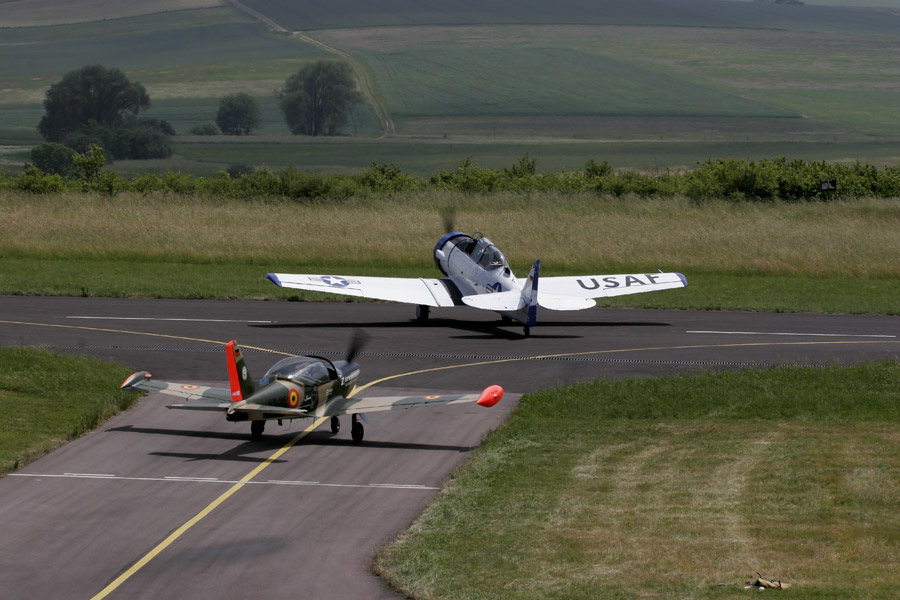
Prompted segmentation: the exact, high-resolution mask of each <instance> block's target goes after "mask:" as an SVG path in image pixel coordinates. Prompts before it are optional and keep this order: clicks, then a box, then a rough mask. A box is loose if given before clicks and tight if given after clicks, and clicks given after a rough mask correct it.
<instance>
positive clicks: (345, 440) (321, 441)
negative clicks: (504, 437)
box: [300, 431, 475, 452]
mask: <svg viewBox="0 0 900 600" xmlns="http://www.w3.org/2000/svg"><path fill="white" fill-rule="evenodd" d="M343 435H344V434H342V433H339V434H337V435H334V434H332V433H331V432H328V431H316V432H313V433H311V434H309V435H308V436H306V437H305V438H303V441H301V442H300V444H302V445H304V446H356V447H359V448H385V449H391V450H393V449H401V450H444V451H449V452H471V451H472V450H474V449H475V446H450V445H446V444H418V443H404V442H389V441H381V440H372V441H369V440H366V439H363V441H362V442H360V443H358V444H357V443H356V442H354V441H353V440H351V439H350V438H349V437H343ZM348 435H349V434H348ZM338 436H341V437H338Z"/></svg>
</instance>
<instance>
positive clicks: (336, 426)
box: [331, 417, 341, 433]
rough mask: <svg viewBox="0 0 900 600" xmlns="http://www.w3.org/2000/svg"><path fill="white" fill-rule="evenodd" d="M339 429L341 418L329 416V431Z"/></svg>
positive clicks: (332, 431)
mask: <svg viewBox="0 0 900 600" xmlns="http://www.w3.org/2000/svg"><path fill="white" fill-rule="evenodd" d="M340 430H341V420H340V419H338V418H337V417H331V433H337V432H338V431H340Z"/></svg>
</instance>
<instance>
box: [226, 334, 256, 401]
mask: <svg viewBox="0 0 900 600" xmlns="http://www.w3.org/2000/svg"><path fill="white" fill-rule="evenodd" d="M226 353H227V356H226V358H227V359H228V384H229V386H230V387H231V401H232V402H241V401H243V400H246V399H247V398H249V397H250V396H252V395H253V393H254V392H255V391H256V387H257V385H256V381H254V380H253V378H252V377H250V373H249V372H248V371H247V365H246V364H244V355H243V354H241V349H240V348H238V345H237V342H235V341H234V340H231V341H230V342H228V344H226Z"/></svg>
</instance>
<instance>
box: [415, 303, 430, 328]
mask: <svg viewBox="0 0 900 600" xmlns="http://www.w3.org/2000/svg"><path fill="white" fill-rule="evenodd" d="M429 313H431V307H430V306H428V305H427V304H417V305H416V322H418V323H424V322H426V321H427V320H428V315H429Z"/></svg>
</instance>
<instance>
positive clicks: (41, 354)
mask: <svg viewBox="0 0 900 600" xmlns="http://www.w3.org/2000/svg"><path fill="white" fill-rule="evenodd" d="M130 372H131V371H129V370H128V369H127V368H126V367H123V366H119V365H111V364H108V363H104V362H101V361H99V360H96V359H93V358H88V357H81V356H67V355H63V354H56V353H53V352H50V351H47V350H40V349H34V348H0V414H3V415H4V417H3V419H2V420H0V475H5V474H7V473H10V472H12V471H15V470H16V469H18V468H19V467H21V466H23V465H25V464H27V463H29V462H31V461H33V460H35V459H37V458H39V457H40V456H43V455H44V454H46V453H47V452H50V451H51V450H53V449H54V448H57V447H59V446H61V445H62V444H64V443H66V442H67V441H69V440H72V439H75V438H77V437H79V436H80V435H82V434H84V433H85V432H87V431H89V430H91V429H93V428H95V427H97V425H99V424H100V423H102V422H103V421H105V420H107V419H109V418H110V417H112V416H113V415H115V414H117V413H119V412H120V411H122V410H125V409H127V408H129V407H130V406H131V405H132V404H133V403H134V401H135V395H134V394H129V393H125V392H123V391H121V390H120V389H119V385H120V384H121V383H122V381H123V380H124V379H125V377H127V376H128V375H129V373H130Z"/></svg>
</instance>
